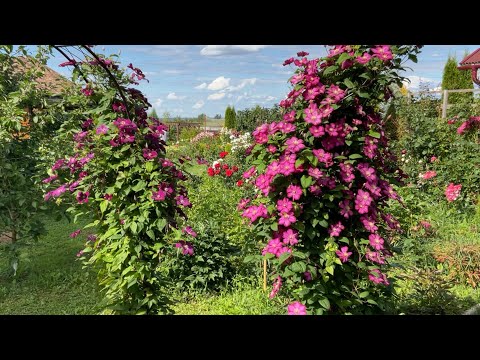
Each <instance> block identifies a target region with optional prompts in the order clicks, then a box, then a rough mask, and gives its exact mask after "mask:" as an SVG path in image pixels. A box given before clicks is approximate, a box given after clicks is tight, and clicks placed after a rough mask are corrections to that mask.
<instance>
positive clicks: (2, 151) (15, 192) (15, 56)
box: [0, 45, 62, 275]
mask: <svg viewBox="0 0 480 360" xmlns="http://www.w3.org/2000/svg"><path fill="white" fill-rule="evenodd" d="M46 56H47V54H44V52H43V51H42V48H41V47H39V48H38V49H37V53H36V54H35V55H34V57H33V56H32V55H31V54H30V53H28V52H27V50H26V49H25V48H24V47H23V46H20V47H19V48H18V50H15V51H14V50H13V46H11V45H2V46H0V68H1V69H2V71H1V72H0V238H2V239H3V240H7V242H8V243H9V244H8V248H5V250H7V251H6V254H7V256H8V257H9V261H10V265H11V267H12V269H13V271H12V273H13V275H15V273H16V271H17V268H18V266H19V259H20V249H21V247H22V246H25V245H26V244H28V243H27V241H28V240H31V239H33V240H37V239H38V238H39V236H40V235H41V234H42V233H44V232H45V228H44V224H43V220H42V217H41V216H40V215H41V212H42V211H44V210H47V207H46V206H45V205H44V204H43V202H42V192H41V189H40V187H39V182H40V181H39V178H40V176H42V175H43V174H41V170H39V167H40V164H41V162H42V159H43V158H44V157H45V151H44V149H45V148H47V147H48V145H49V144H50V142H51V139H52V136H53V134H52V132H53V131H54V130H55V129H54V127H55V126H56V125H57V126H59V122H60V121H61V120H60V119H61V118H62V117H61V116H59V114H51V116H46V112H47V109H48V108H49V107H50V102H49V101H48V99H49V97H50V95H51V91H50V90H51V89H50V88H42V87H40V86H38V83H39V82H38V81H37V80H38V79H41V78H42V77H43V76H44V74H45V72H46V71H47V68H46V67H45V66H44V65H45V63H46V61H47V58H46ZM48 71H50V72H51V70H50V69H48ZM45 181H49V179H46V180H45ZM48 210H50V211H51V209H48ZM50 214H52V213H50Z"/></svg>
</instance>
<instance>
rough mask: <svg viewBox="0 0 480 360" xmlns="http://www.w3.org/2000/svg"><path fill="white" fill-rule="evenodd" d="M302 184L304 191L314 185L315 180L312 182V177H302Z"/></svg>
mask: <svg viewBox="0 0 480 360" xmlns="http://www.w3.org/2000/svg"><path fill="white" fill-rule="evenodd" d="M300 183H301V184H302V187H303V188H304V189H307V188H308V187H309V186H310V185H312V183H313V180H312V177H311V176H306V175H302V177H301V178H300Z"/></svg>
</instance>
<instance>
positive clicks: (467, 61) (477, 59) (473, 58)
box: [460, 48, 480, 66]
mask: <svg viewBox="0 0 480 360" xmlns="http://www.w3.org/2000/svg"><path fill="white" fill-rule="evenodd" d="M465 65H480V48H478V49H477V50H475V51H474V52H472V53H471V54H470V55H467V56H465V58H464V59H463V60H462V61H460V66H465Z"/></svg>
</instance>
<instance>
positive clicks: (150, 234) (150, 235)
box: [147, 230, 155, 240]
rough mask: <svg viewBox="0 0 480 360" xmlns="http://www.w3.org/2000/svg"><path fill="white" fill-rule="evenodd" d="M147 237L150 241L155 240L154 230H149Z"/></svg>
mask: <svg viewBox="0 0 480 360" xmlns="http://www.w3.org/2000/svg"><path fill="white" fill-rule="evenodd" d="M147 235H148V237H149V238H150V239H152V240H155V233H154V232H153V231H152V230H147Z"/></svg>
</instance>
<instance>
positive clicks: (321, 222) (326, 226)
mask: <svg viewBox="0 0 480 360" xmlns="http://www.w3.org/2000/svg"><path fill="white" fill-rule="evenodd" d="M318 223H319V224H320V225H321V226H323V227H324V228H328V222H327V221H325V220H320V221H319V222H318Z"/></svg>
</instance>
